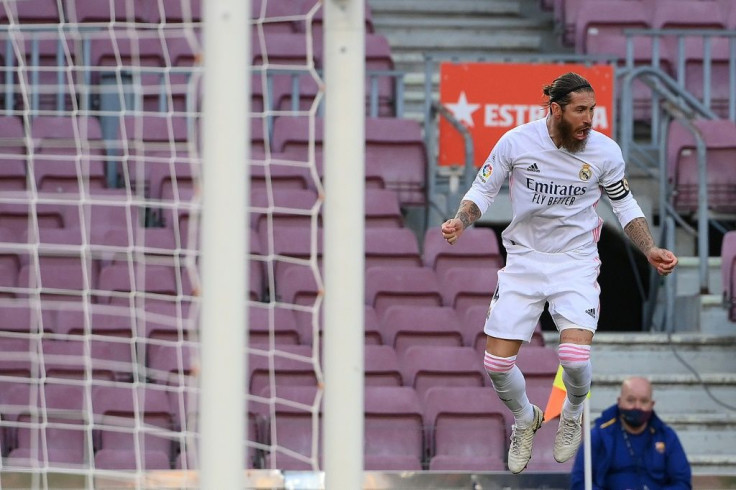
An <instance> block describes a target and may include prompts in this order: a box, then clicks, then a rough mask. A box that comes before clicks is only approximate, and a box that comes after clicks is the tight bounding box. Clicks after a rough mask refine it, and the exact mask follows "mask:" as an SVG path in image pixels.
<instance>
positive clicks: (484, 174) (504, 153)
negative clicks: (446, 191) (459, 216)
mask: <svg viewBox="0 0 736 490" xmlns="http://www.w3.org/2000/svg"><path fill="white" fill-rule="evenodd" d="M512 161H513V159H512V157H511V145H510V142H509V139H508V138H507V137H506V135H504V136H503V137H501V139H500V140H499V141H498V143H497V144H496V146H494V147H493V150H491V153H490V155H488V158H486V161H485V162H484V163H483V165H482V166H481V167H480V170H478V174H477V175H476V176H475V180H474V181H473V184H472V185H471V186H470V189H469V190H468V191H467V192H466V193H465V196H464V197H463V200H468V201H473V202H474V203H475V204H476V206H478V209H480V212H481V214H483V213H485V212H486V210H487V209H488V208H489V207H490V205H491V204H493V201H494V200H495V199H496V196H497V195H498V192H499V190H501V186H502V185H503V183H504V182H505V181H506V177H508V175H509V172H510V171H511V165H512Z"/></svg>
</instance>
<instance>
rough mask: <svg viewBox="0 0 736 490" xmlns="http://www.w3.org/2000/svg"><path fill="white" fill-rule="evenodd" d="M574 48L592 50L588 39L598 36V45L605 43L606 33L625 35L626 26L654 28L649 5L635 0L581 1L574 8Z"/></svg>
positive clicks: (587, 51) (582, 51) (607, 36)
mask: <svg viewBox="0 0 736 490" xmlns="http://www.w3.org/2000/svg"><path fill="white" fill-rule="evenodd" d="M571 13H574V14H576V18H575V50H576V51H577V52H578V53H590V52H591V51H590V48H589V46H588V40H589V39H592V38H597V41H596V45H601V44H603V41H601V40H602V39H603V38H604V37H605V38H611V37H620V38H622V37H624V34H623V31H624V29H648V28H651V22H652V13H651V11H650V9H649V7H648V6H647V5H646V4H645V3H644V2H640V1H635V0H613V1H611V0H588V1H585V2H580V5H579V6H578V8H577V9H576V11H575V12H571Z"/></svg>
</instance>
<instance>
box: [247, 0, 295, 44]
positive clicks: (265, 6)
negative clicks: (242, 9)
mask: <svg viewBox="0 0 736 490" xmlns="http://www.w3.org/2000/svg"><path fill="white" fill-rule="evenodd" d="M250 7H251V9H250V11H251V13H250V18H251V19H252V20H253V21H254V22H255V23H254V25H253V27H252V29H253V32H258V33H261V32H263V34H264V35H265V36H269V35H271V34H272V33H295V32H299V31H300V29H299V26H298V25H297V23H298V22H299V19H298V17H299V15H300V14H301V2H283V1H280V2H279V1H277V2H274V1H269V0H253V2H251V5H250Z"/></svg>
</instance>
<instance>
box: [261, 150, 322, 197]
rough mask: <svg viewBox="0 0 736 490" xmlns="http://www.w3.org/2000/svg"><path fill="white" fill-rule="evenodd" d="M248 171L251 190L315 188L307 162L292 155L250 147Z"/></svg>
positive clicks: (276, 190) (280, 190)
mask: <svg viewBox="0 0 736 490" xmlns="http://www.w3.org/2000/svg"><path fill="white" fill-rule="evenodd" d="M250 156H251V161H250V165H249V166H248V169H249V171H250V188H251V192H252V191H254V190H258V191H259V192H268V190H269V189H271V190H272V192H274V193H277V192H284V191H286V192H288V191H290V190H292V189H312V190H316V186H315V185H314V183H313V180H312V176H311V175H310V173H309V168H307V164H306V163H305V162H302V161H301V160H300V159H299V158H295V157H294V156H293V155H289V154H285V153H276V152H266V151H264V150H259V149H252V150H251V155H250Z"/></svg>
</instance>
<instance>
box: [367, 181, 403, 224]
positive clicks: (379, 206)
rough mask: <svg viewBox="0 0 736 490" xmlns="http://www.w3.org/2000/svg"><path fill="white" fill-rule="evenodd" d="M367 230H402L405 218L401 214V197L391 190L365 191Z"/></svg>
mask: <svg viewBox="0 0 736 490" xmlns="http://www.w3.org/2000/svg"><path fill="white" fill-rule="evenodd" d="M365 226H366V228H374V227H375V228H402V227H403V226H404V216H403V215H402V214H401V206H400V204H399V196H398V194H397V193H396V191H392V190H390V189H373V188H366V189H365Z"/></svg>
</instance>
